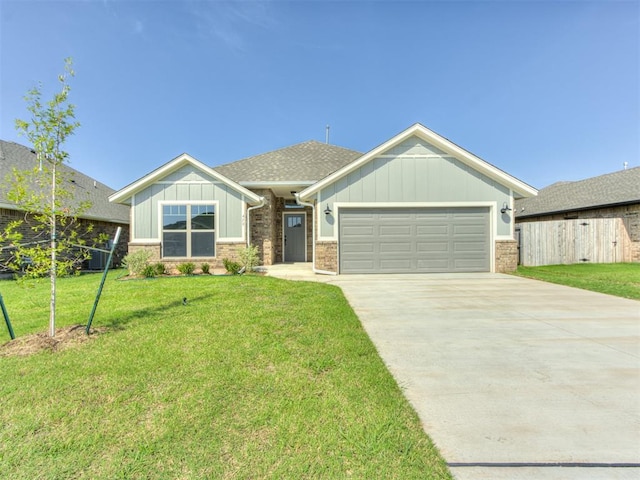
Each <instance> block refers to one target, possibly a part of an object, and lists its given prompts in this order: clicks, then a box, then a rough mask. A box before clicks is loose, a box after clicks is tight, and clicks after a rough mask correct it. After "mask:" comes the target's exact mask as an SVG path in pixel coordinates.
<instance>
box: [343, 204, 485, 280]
mask: <svg viewBox="0 0 640 480" xmlns="http://www.w3.org/2000/svg"><path fill="white" fill-rule="evenodd" d="M338 220H339V228H340V230H339V231H340V234H339V235H340V238H339V242H340V243H339V245H340V247H339V248H340V273H437V272H488V271H490V254H489V248H490V238H489V237H490V236H489V208H488V207H482V208H358V209H355V208H354V209H347V208H344V209H341V210H340V214H339V219H338Z"/></svg>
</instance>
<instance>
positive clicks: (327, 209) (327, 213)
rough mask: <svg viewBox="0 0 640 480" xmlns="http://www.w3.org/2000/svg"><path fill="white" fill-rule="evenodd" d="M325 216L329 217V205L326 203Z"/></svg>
mask: <svg viewBox="0 0 640 480" xmlns="http://www.w3.org/2000/svg"><path fill="white" fill-rule="evenodd" d="M324 214H325V215H331V209H330V208H329V204H328V203H327V208H325V209H324Z"/></svg>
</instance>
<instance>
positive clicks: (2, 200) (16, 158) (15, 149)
mask: <svg viewBox="0 0 640 480" xmlns="http://www.w3.org/2000/svg"><path fill="white" fill-rule="evenodd" d="M36 162H37V160H36V155H35V153H34V151H33V150H32V149H30V148H28V147H25V146H23V145H19V144H17V143H14V142H6V141H4V140H0V204H2V205H6V206H11V205H13V203H12V202H10V201H9V200H8V199H7V188H6V185H5V184H6V179H5V176H6V175H7V174H9V173H10V172H11V170H12V169H13V168H17V169H18V170H27V169H30V168H33V167H34V166H35V165H36ZM62 168H63V170H64V171H66V172H68V173H69V174H70V176H71V179H72V180H73V184H74V185H75V195H76V198H78V199H79V200H81V201H85V200H88V201H89V202H91V204H92V206H91V208H89V209H88V210H87V211H86V212H85V213H84V214H83V215H82V218H87V219H91V220H101V221H105V222H114V223H123V224H128V223H129V207H127V206H124V205H118V204H114V203H110V202H109V195H111V194H112V193H114V192H115V190H113V189H112V188H109V187H107V186H106V185H104V184H103V183H100V182H98V181H96V180H94V179H92V178H90V177H88V176H87V175H85V174H83V173H80V172H79V171H77V170H75V169H73V168H71V167H70V166H68V165H63V167H62Z"/></svg>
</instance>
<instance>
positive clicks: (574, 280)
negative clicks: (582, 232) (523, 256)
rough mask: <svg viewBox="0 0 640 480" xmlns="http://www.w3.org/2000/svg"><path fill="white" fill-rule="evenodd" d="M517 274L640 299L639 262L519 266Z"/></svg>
mask: <svg viewBox="0 0 640 480" xmlns="http://www.w3.org/2000/svg"><path fill="white" fill-rule="evenodd" d="M516 274H517V275H520V276H522V277H528V278H535V279H537V280H544V281H545V282H552V283H559V284H561V285H568V286H570V287H577V288H582V289H585V290H592V291H594V292H600V293H608V294H609V295H616V296H618V297H625V298H634V299H640V264H639V263H581V264H574V265H545V266H543V267H523V266H519V267H518V271H517V272H516Z"/></svg>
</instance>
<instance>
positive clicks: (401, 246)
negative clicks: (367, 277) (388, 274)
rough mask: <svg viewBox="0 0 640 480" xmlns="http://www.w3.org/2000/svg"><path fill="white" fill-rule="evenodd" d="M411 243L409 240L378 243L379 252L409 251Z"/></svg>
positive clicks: (411, 248) (411, 246)
mask: <svg viewBox="0 0 640 480" xmlns="http://www.w3.org/2000/svg"><path fill="white" fill-rule="evenodd" d="M412 250H413V245H412V244H411V243H410V242H402V243H400V242H383V243H380V250H379V251H380V253H397V252H402V253H411V251H412Z"/></svg>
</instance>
